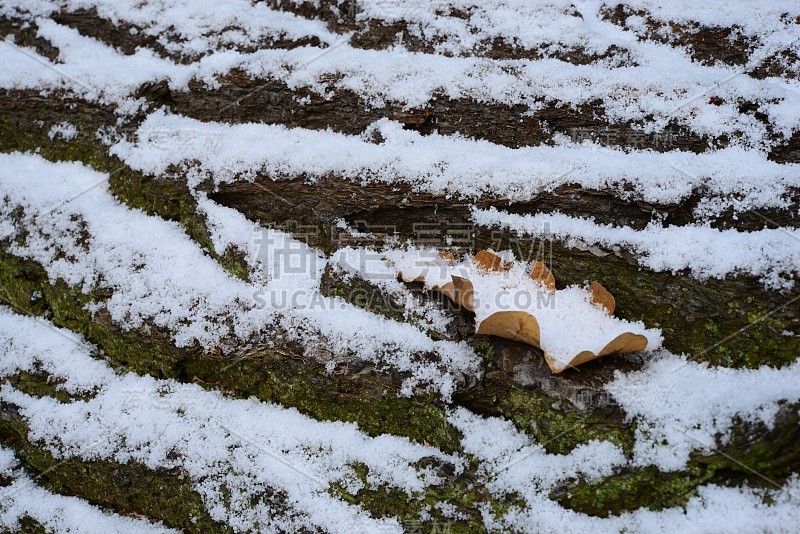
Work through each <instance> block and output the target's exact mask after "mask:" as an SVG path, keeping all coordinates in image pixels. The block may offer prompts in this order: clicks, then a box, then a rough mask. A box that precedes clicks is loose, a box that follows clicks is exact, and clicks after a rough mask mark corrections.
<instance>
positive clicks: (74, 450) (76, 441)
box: [0, 308, 458, 532]
mask: <svg viewBox="0 0 800 534" xmlns="http://www.w3.org/2000/svg"><path fill="white" fill-rule="evenodd" d="M63 336H67V337H70V338H73V339H74V338H76V337H77V336H75V335H74V334H71V333H69V332H68V331H64V330H62V329H57V328H55V327H53V326H52V325H49V324H45V323H43V322H42V321H37V320H34V319H30V318H25V317H20V316H16V315H14V314H13V313H11V312H10V311H9V310H8V309H7V308H0V349H2V350H0V358H1V360H0V361H2V375H4V376H6V377H7V376H9V374H12V373H13V372H14V367H15V362H16V361H17V359H19V358H21V359H22V360H23V361H25V362H30V361H31V360H35V362H36V363H37V364H39V365H41V366H42V367H43V368H44V369H46V370H47V371H48V372H49V374H50V376H52V377H53V378H55V379H59V378H65V379H69V382H68V383H65V384H64V385H63V386H62V388H63V389H65V390H66V391H68V392H70V393H78V392H80V391H82V390H83V385H84V384H91V385H92V386H93V389H94V390H95V394H94V395H93V396H92V397H91V398H89V399H87V400H82V401H73V402H71V403H61V402H59V401H57V400H55V399H52V398H48V397H42V398H36V397H32V396H29V395H27V394H25V393H22V392H20V391H17V390H15V389H14V388H12V387H11V386H10V385H8V384H5V385H3V386H2V387H0V399H2V401H3V402H10V403H13V404H14V405H16V406H18V407H19V410H20V413H21V414H22V416H23V417H24V418H25V420H26V422H27V424H28V427H29V439H31V440H34V441H39V440H42V441H44V442H45V443H47V444H48V448H49V449H50V450H51V452H52V453H53V454H55V455H56V457H59V458H61V457H78V458H81V459H84V460H100V459H107V460H111V461H115V462H121V463H125V462H130V461H135V462H139V463H141V464H143V465H145V466H146V467H148V468H151V469H158V468H165V469H172V468H180V469H181V470H182V471H184V472H185V473H186V474H187V475H188V477H189V478H190V479H191V482H192V484H193V486H194V487H195V489H196V490H197V491H198V493H200V495H201V496H202V498H203V500H204V502H205V504H206V507H207V509H208V511H209V513H210V514H211V516H212V518H214V519H215V520H218V521H224V522H227V523H228V524H230V525H231V526H233V527H234V529H235V530H237V531H252V530H253V529H265V530H271V529H281V530H296V529H298V528H301V529H302V528H312V529H313V528H324V529H327V530H331V531H338V532H343V531H346V530H350V529H354V528H356V529H359V530H364V529H367V530H370V529H379V528H384V529H386V530H387V531H399V525H398V523H397V521H396V520H394V519H372V518H370V517H369V516H368V515H367V514H366V513H365V512H364V511H362V510H360V509H359V508H358V507H355V506H351V505H348V504H345V503H344V502H343V501H340V500H338V499H336V498H335V497H333V496H331V495H330V494H329V493H328V488H329V487H330V484H332V483H333V482H336V481H342V482H343V483H348V481H350V482H349V484H352V483H355V481H354V477H355V472H354V470H353V467H354V466H355V465H356V464H357V463H360V464H364V465H366V466H367V467H368V468H369V472H370V477H369V480H370V483H371V484H375V485H380V484H388V485H391V486H393V487H396V488H398V489H400V490H402V491H405V492H407V493H408V494H409V495H418V494H419V492H420V491H421V490H422V489H423V488H424V487H425V486H426V485H429V484H435V483H437V481H438V478H437V476H436V475H434V474H433V473H431V472H429V471H427V470H420V471H417V470H416V469H415V468H414V467H413V464H414V463H415V462H418V461H419V460H420V459H421V458H424V457H428V456H434V457H438V458H441V459H443V460H450V461H455V462H456V463H457V465H458V459H457V458H453V457H450V456H448V455H444V454H442V453H441V452H439V451H437V450H436V449H433V448H431V447H425V446H422V445H416V444H413V443H411V442H409V441H408V439H406V438H398V437H394V436H388V435H384V436H378V437H375V438H371V437H369V436H366V435H365V434H363V433H361V432H360V431H359V430H358V428H357V426H356V425H355V424H352V423H342V422H319V421H315V420H313V419H311V418H309V417H306V416H304V415H301V414H300V413H298V412H297V411H296V410H294V409H286V408H282V407H280V406H275V405H271V404H265V403H261V402H258V401H255V400H233V399H229V398H225V397H224V396H222V395H221V394H219V393H216V392H211V391H205V390H203V389H202V388H200V387H199V386H197V385H194V384H180V383H177V382H175V381H171V380H155V379H153V378H151V377H149V376H143V377H142V376H137V375H135V374H133V373H128V374H122V375H119V374H116V373H115V372H114V371H113V370H112V369H111V368H110V367H109V366H107V365H105V364H101V363H100V362H99V361H98V360H95V359H93V358H92V355H91V353H92V352H93V351H92V350H91V348H90V347H88V346H87V345H86V344H85V342H82V341H78V344H76V345H74V346H73V345H71V344H65V343H64V338H63ZM65 349H66V350H65ZM26 365H28V364H27V363H26ZM98 369H100V372H98ZM72 384H80V385H81V386H79V387H75V386H73V385H72ZM267 489H272V490H274V491H276V492H277V494H278V495H280V494H285V499H279V500H280V501H284V502H278V503H269V502H262V503H260V505H259V506H256V507H253V506H252V500H251V499H252V498H253V496H255V495H257V494H258V493H260V492H263V491H265V490H267ZM227 499H230V502H229V503H226V501H227Z"/></svg>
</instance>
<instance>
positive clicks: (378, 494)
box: [329, 458, 509, 533]
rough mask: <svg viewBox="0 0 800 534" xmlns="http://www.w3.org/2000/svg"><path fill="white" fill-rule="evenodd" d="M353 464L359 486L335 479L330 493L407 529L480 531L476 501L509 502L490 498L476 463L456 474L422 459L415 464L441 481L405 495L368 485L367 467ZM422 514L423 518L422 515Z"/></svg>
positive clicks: (504, 506) (498, 505)
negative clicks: (444, 507) (445, 510)
mask: <svg viewBox="0 0 800 534" xmlns="http://www.w3.org/2000/svg"><path fill="white" fill-rule="evenodd" d="M352 467H353V469H354V471H355V478H356V479H357V480H358V481H360V483H361V485H362V487H361V489H359V490H358V491H356V492H354V493H350V492H349V491H348V490H347V489H346V488H345V487H344V485H343V484H339V483H336V484H332V485H331V487H330V489H329V493H331V494H332V495H334V496H336V497H338V498H340V499H342V500H344V501H345V502H348V503H350V504H353V505H358V506H361V507H363V508H364V509H365V510H367V511H368V512H369V514H370V515H371V516H372V517H374V518H383V517H395V518H397V520H398V521H399V522H400V523H401V525H403V527H404V528H405V529H406V530H407V531H410V532H420V531H424V532H440V533H456V532H458V533H461V532H465V533H483V532H486V527H485V526H484V525H483V521H482V519H481V514H480V512H479V509H478V505H479V503H488V504H490V505H491V506H492V507H496V508H497V509H498V510H503V509H507V508H508V506H509V503H506V502H500V501H496V500H494V499H493V498H491V497H490V496H489V494H488V493H487V491H486V488H484V487H482V486H481V485H480V484H478V483H476V480H477V475H476V466H475V465H471V466H469V467H468V468H467V469H466V470H465V472H463V473H460V474H459V475H455V473H454V471H453V467H452V466H451V465H449V464H446V463H442V462H441V461H439V460H437V459H435V458H424V459H422V460H421V461H420V462H419V465H418V466H417V467H418V468H428V469H432V470H433V471H434V472H436V474H437V475H439V476H440V477H441V478H442V480H443V483H442V484H440V485H437V486H430V487H428V488H427V489H426V490H425V491H424V492H423V493H421V494H418V495H408V494H406V493H405V492H403V491H401V490H398V489H397V488H392V487H388V486H385V485H379V486H377V487H375V486H371V485H370V484H369V483H368V475H369V468H368V467H367V466H365V465H363V464H358V465H355V466H352ZM437 504H445V505H447V506H448V507H450V508H451V509H452V510H453V511H454V512H455V513H456V514H458V516H459V517H461V518H460V519H452V518H449V517H446V516H445V515H444V514H443V513H442V512H441V510H440V509H438V508H437V507H436V505H437ZM423 516H425V517H426V519H421V518H422V517H423ZM428 516H429V517H428Z"/></svg>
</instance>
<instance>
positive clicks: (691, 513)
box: [450, 408, 800, 534]
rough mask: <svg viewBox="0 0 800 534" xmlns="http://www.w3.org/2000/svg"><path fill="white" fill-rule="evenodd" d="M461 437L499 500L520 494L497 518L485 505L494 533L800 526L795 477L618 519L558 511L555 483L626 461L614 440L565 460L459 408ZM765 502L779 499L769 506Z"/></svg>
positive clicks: (456, 420)
mask: <svg viewBox="0 0 800 534" xmlns="http://www.w3.org/2000/svg"><path fill="white" fill-rule="evenodd" d="M450 422H451V423H453V424H454V425H455V426H456V427H457V428H458V429H459V430H460V431H461V432H462V433H463V434H464V439H463V440H462V446H463V447H464V452H466V453H468V454H471V455H473V456H474V457H476V458H477V459H479V460H480V461H481V462H482V465H481V468H482V470H483V471H484V473H485V476H486V478H487V480H488V482H487V486H488V488H489V490H490V491H491V492H492V494H493V495H495V496H504V495H511V494H513V495H517V496H521V497H522V499H523V500H524V501H525V505H526V506H524V507H521V506H513V507H511V509H510V510H509V511H508V512H507V513H506V514H505V515H504V516H502V517H495V516H494V514H493V513H492V511H491V509H490V508H489V507H488V506H486V507H485V508H484V509H483V510H482V512H483V518H484V521H485V522H486V524H487V527H489V529H490V530H498V531H506V530H513V531H519V532H530V533H540V532H548V533H559V534H562V533H568V534H571V533H575V534H582V533H584V532H609V533H618V532H663V533H668V532H676V531H680V532H689V533H708V532H735V533H742V534H746V533H750V532H785V533H787V534H788V533H790V532H793V531H794V530H796V524H797V521H800V506H798V501H799V500H800V497H798V495H799V493H798V492H799V491H800V480H798V478H797V477H793V478H792V479H791V480H790V481H789V482H787V484H786V485H785V486H784V487H782V488H780V489H777V490H771V491H755V490H751V489H748V488H741V489H739V488H723V487H717V486H713V485H711V486H704V487H701V488H699V489H698V495H697V497H694V498H692V499H691V500H690V501H689V502H688V503H687V505H686V508H685V510H684V509H681V508H668V509H665V510H661V511H657V512H656V511H651V510H648V509H645V508H642V509H639V510H636V511H635V512H627V513H624V514H622V515H620V516H619V517H613V516H612V517H609V518H599V517H591V516H587V515H584V514H580V513H576V512H575V511H573V510H568V509H565V508H562V507H560V506H559V505H558V504H557V503H555V502H554V501H552V500H551V499H549V498H548V494H549V492H550V488H549V486H548V485H549V484H553V483H554V482H556V481H558V480H560V479H561V476H562V473H564V474H566V475H567V476H576V475H578V474H582V475H583V476H585V477H586V478H587V479H589V480H591V479H593V478H595V477H599V476H603V475H604V474H606V473H608V472H610V470H611V469H613V467H614V466H615V465H618V462H620V461H621V458H622V451H620V450H619V449H617V448H616V447H615V446H613V445H611V444H610V443H608V442H602V443H600V442H597V441H593V442H590V443H587V444H586V445H583V446H580V447H577V448H575V449H574V450H573V451H572V452H571V453H570V454H568V455H565V456H559V455H551V454H547V453H546V452H545V451H544V449H543V448H542V447H541V446H539V445H536V444H532V443H530V439H529V438H527V437H526V436H525V435H524V434H522V433H521V432H519V431H518V430H517V429H515V428H514V426H513V424H512V423H510V422H508V421H504V420H501V419H498V418H486V419H484V418H482V417H480V416H477V415H474V414H472V413H470V412H469V411H467V410H465V409H463V408H459V409H458V410H456V411H455V412H454V413H453V415H452V416H451V417H450ZM765 497H767V498H771V499H773V502H772V504H765Z"/></svg>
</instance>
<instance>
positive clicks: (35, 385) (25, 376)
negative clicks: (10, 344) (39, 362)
mask: <svg viewBox="0 0 800 534" xmlns="http://www.w3.org/2000/svg"><path fill="white" fill-rule="evenodd" d="M6 380H7V381H8V383H10V384H11V386H13V387H14V389H18V390H19V391H22V392H23V393H27V394H28V395H31V396H33V397H45V396H47V397H52V398H54V399H57V400H59V401H61V402H70V401H72V400H73V399H74V398H77V397H73V396H72V395H70V394H69V393H67V392H66V391H64V390H62V389H59V388H58V382H56V381H52V380H50V379H49V378H48V376H47V375H44V374H41V373H28V372H20V373H16V374H14V375H12V376H9V377H8V378H6Z"/></svg>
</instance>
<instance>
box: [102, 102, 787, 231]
mask: <svg viewBox="0 0 800 534" xmlns="http://www.w3.org/2000/svg"><path fill="white" fill-rule="evenodd" d="M371 131H377V132H379V133H380V135H381V137H382V138H383V139H384V142H382V143H381V144H374V143H372V142H370V141H369V140H368V139H369V138H370V132H371ZM137 137H138V139H137V141H136V142H129V141H125V140H121V141H120V142H119V143H117V144H116V145H115V146H113V147H112V148H111V152H112V153H113V154H115V155H116V156H118V157H119V158H120V159H122V160H123V161H124V162H125V163H127V164H128V165H129V166H131V167H133V168H135V169H137V170H140V171H143V172H145V173H147V174H151V175H162V174H164V173H166V172H167V169H168V168H169V167H170V165H181V164H184V165H186V166H189V167H191V168H196V169H197V173H196V174H194V175H192V176H194V177H195V180H198V181H199V180H200V179H201V178H202V177H205V176H211V177H213V179H214V180H215V181H216V182H217V183H223V182H230V181H234V180H237V179H244V180H246V179H253V177H254V175H255V174H256V173H259V174H261V175H266V176H268V177H271V178H272V179H286V178H295V177H299V176H304V177H307V178H306V179H308V180H309V181H312V182H313V181H315V180H319V179H321V178H323V177H325V176H328V175H334V176H337V177H341V178H343V179H347V180H352V181H356V182H361V183H370V182H386V183H398V184H407V185H409V186H410V187H411V188H412V189H413V190H414V191H418V192H426V193H434V194H440V195H445V196H448V197H449V196H452V197H457V198H470V199H475V198H479V197H481V196H484V195H485V196H493V197H500V198H507V199H508V200H509V201H511V200H514V201H520V200H527V199H530V198H532V197H534V196H535V195H536V194H538V193H541V192H542V191H552V190H554V189H556V188H557V187H559V186H563V185H567V184H578V185H580V186H582V187H583V188H586V189H610V190H611V191H615V192H617V193H618V194H619V195H621V196H623V197H629V198H641V199H642V200H645V201H647V202H653V203H659V204H671V203H677V202H680V201H683V200H686V199H687V198H689V197H690V196H691V195H692V194H693V193H694V192H695V191H696V190H699V189H703V190H706V191H707V192H708V193H707V195H708V197H709V198H710V199H715V198H716V199H718V201H717V202H715V203H714V204H709V203H706V204H704V205H703V206H700V207H698V213H697V215H698V216H699V217H710V216H713V215H715V214H718V213H720V212H722V211H723V210H725V209H726V208H727V207H729V206H732V207H733V208H734V209H735V210H737V211H739V210H747V209H757V208H765V207H784V206H788V205H789V200H788V199H789V195H790V192H791V191H792V190H793V188H797V187H800V165H798V164H788V165H780V164H777V163H774V162H771V161H769V160H768V159H767V158H766V157H765V156H764V155H763V154H760V153H758V152H755V151H748V150H743V149H740V148H728V149H723V150H717V151H710V152H706V153H703V154H693V153H689V152H679V151H673V152H667V153H656V152H650V151H632V152H630V153H626V152H624V151H622V150H614V149H607V148H601V147H598V146H596V145H592V144H589V143H584V144H581V145H578V144H573V143H568V144H566V145H563V146H555V147H548V146H539V147H526V148H520V149H511V148H507V147H502V146H498V145H495V144H492V143H489V142H486V141H476V140H471V139H466V138H462V137H458V136H453V137H447V136H441V135H438V134H433V135H428V136H422V135H420V134H419V133H417V132H413V131H408V130H404V129H403V128H402V125H400V124H399V123H397V122H393V121H389V120H380V121H378V122H377V123H375V124H374V125H373V126H372V127H371V128H370V130H369V131H368V132H367V133H366V134H365V135H363V136H349V135H344V134H339V133H333V132H329V131H311V130H306V129H302V128H285V127H283V126H276V125H264V124H239V125H229V124H223V123H214V122H201V121H197V120H195V119H190V118H186V117H182V116H180V115H172V114H166V113H164V112H163V111H157V112H155V113H153V114H151V115H149V116H148V117H147V118H146V119H145V120H144V122H143V123H142V124H141V126H140V127H139V129H138V132H137ZM207 139H214V142H213V143H206V142H205V140H207ZM195 166H196V167H195ZM554 169H555V171H554Z"/></svg>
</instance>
